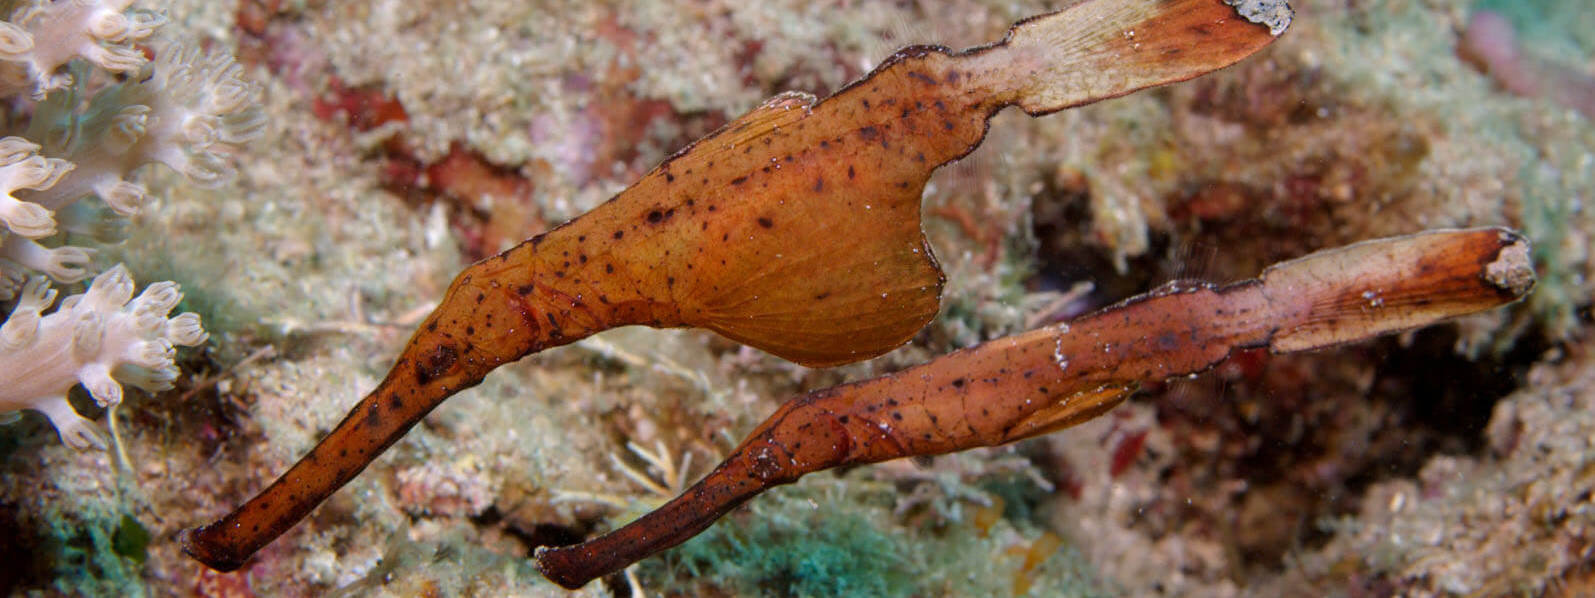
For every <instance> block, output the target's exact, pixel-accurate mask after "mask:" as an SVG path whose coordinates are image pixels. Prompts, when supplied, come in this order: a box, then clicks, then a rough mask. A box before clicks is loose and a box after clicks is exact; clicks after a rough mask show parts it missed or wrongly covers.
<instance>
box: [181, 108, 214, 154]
mask: <svg viewBox="0 0 1595 598" xmlns="http://www.w3.org/2000/svg"><path fill="white" fill-rule="evenodd" d="M218 122H220V119H218V118H216V117H214V116H209V115H203V114H194V115H190V116H189V117H188V118H186V119H183V126H182V131H183V141H186V142H188V143H189V145H192V146H194V147H195V148H196V149H203V148H205V147H208V146H210V145H211V144H213V143H216V124H217V123H218Z"/></svg>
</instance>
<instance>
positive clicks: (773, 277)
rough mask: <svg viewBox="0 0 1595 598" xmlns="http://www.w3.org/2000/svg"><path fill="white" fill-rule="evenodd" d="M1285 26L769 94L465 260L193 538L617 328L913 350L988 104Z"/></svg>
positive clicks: (218, 556)
mask: <svg viewBox="0 0 1595 598" xmlns="http://www.w3.org/2000/svg"><path fill="white" fill-rule="evenodd" d="M1232 4H1235V5H1238V6H1239V8H1237V7H1236V6H1231V5H1232ZM1289 17H1290V12H1289V7H1288V6H1286V5H1285V4H1284V2H1283V0H1088V1H1086V2H1083V3H1079V4H1076V5H1074V6H1072V7H1070V8H1067V9H1065V10H1063V11H1060V12H1056V13H1052V14H1049V15H1044V16H1040V17H1034V18H1031V19H1027V20H1025V21H1022V22H1020V23H1018V24H1016V25H1015V26H1014V27H1013V28H1011V29H1010V30H1009V32H1008V35H1007V36H1006V37H1005V38H1004V39H1003V41H1001V42H998V43H995V44H992V45H988V46H983V47H979V48H974V49H970V50H966V51H962V52H956V53H955V52H951V51H949V50H948V49H946V48H942V47H932V46H915V47H910V48H905V49H903V50H900V51H898V52H897V53H896V54H894V55H892V56H891V57H890V58H889V59H887V60H886V61H885V62H883V63H882V64H881V65H880V66H879V67H878V68H876V69H875V70H874V71H873V72H871V73H870V74H869V75H867V76H865V77H863V78H861V79H859V80H858V81H855V82H853V83H852V84H850V85H848V86H847V87H845V88H843V89H842V90H840V91H838V92H837V93H835V94H834V95H832V96H831V97H829V98H826V99H825V100H823V101H819V102H815V101H814V99H813V97H812V96H808V95H806V94H784V95H781V96H777V97H775V98H773V99H771V100H770V101H768V102H766V103H765V104H764V105H762V106H760V107H758V108H756V109H754V110H753V111H752V112H750V113H748V114H747V115H744V116H743V117H741V118H739V119H737V120H736V121H734V122H732V123H730V124H728V125H727V126H726V127H724V128H722V129H721V130H720V131H718V132H716V133H713V134H711V135H710V136H708V137H705V138H704V139H701V140H699V141H698V142H696V143H694V144H692V145H690V146H688V147H687V148H685V149H683V150H681V151H680V152H679V153H677V154H676V155H674V156H672V157H670V158H669V159H667V160H665V161H664V162H663V163H662V164H660V165H659V166H658V167H657V168H655V169H654V170H653V171H651V172H649V173H648V174H647V175H645V176H644V177H643V178H642V179H641V180H639V181H638V182H637V183H636V184H635V185H633V186H632V187H630V188H628V189H627V190H626V191H624V192H622V193H621V194H619V195H617V196H616V197H615V198H613V199H611V200H610V201H608V202H607V203H605V204H603V205H601V206H599V207H598V208H596V209H594V210H592V211H591V212H588V213H587V214H584V215H582V216H580V217H578V218H576V219H575V220H572V221H570V222H568V223H566V224H564V225H561V226H559V227H557V228H555V229H554V230H551V231H549V232H547V233H545V234H542V235H539V236H537V237H534V238H532V239H531V240H529V241H526V242H524V243H522V244H520V245H518V246H516V247H514V248H512V249H510V250H508V251H505V252H504V253H501V254H499V255H497V256H494V257H491V258H488V259H486V260H483V261H481V262H479V263H476V264H474V265H472V266H470V267H468V268H466V269H465V271H463V272H461V273H460V275H459V277H458V278H456V279H455V281H454V283H453V284H452V285H451V286H450V287H449V290H448V292H447V294H446V295H445V296H444V298H443V301H442V303H441V304H440V305H439V306H438V307H437V309H436V310H435V311H434V312H433V313H432V314H431V315H430V316H428V317H427V319H426V320H425V321H424V322H423V323H422V325H421V328H420V329H419V330H417V331H416V332H415V335H414V336H413V337H411V339H410V340H409V343H408V344H407V345H406V346H405V348H404V350H403V352H402V353H400V355H399V357H398V359H397V360H396V361H395V363H394V365H393V368H392V370H391V371H390V372H389V373H388V375H387V377H386V378H385V379H384V380H383V381H382V382H381V384H379V385H378V386H377V388H376V390H374V391H372V392H371V393H370V394H369V395H368V396H366V397H365V398H364V399H362V400H361V401H360V402H359V404H357V405H355V407H354V408H353V409H352V410H351V411H350V412H349V414H348V415H347V416H346V417H345V418H344V420H343V421H342V422H340V423H339V424H338V426H337V427H336V428H334V429H333V431H332V432H331V433H330V434H328V435H327V437H326V438H324V439H322V441H321V442H320V443H319V444H318V445H317V446H316V447H315V448H314V449H312V450H311V451H310V453H309V454H307V455H306V456H305V457H304V458H303V459H301V460H300V461H299V462H298V463H296V464H294V466H293V467H292V468H290V469H289V470H288V471H287V472H286V473H284V474H283V475H282V477H280V478H278V479H277V481H275V482H273V483H272V484H271V485H270V486H269V487H267V488H266V489H265V490H263V491H262V492H261V493H260V494H259V495H258V496H256V497H255V498H253V499H251V500H249V501H248V502H246V503H244V504H243V505H242V506H240V507H238V508H237V509H236V510H234V511H233V512H232V513H229V514H228V515H226V516H225V517H223V518H222V519H220V520H219V521H216V522H214V523H211V524H210V525H206V526H203V527H200V528H197V529H194V530H189V531H185V532H184V533H183V534H182V538H181V541H182V544H183V550H184V551H185V552H187V553H188V554H189V555H190V556H192V557H194V558H195V559H198V560H199V561H201V562H203V563H205V564H206V565H209V566H210V567H212V568H214V569H217V570H222V571H229V570H233V569H236V568H238V567H240V566H242V565H243V563H244V562H245V561H246V560H247V559H248V558H249V556H250V555H252V554H253V553H254V552H255V551H256V550H258V549H260V548H261V547H262V546H265V545H266V544H267V543H269V542H271V541H272V540H273V539H275V538H276V537H278V536H279V535H281V534H282V533H283V532H285V531H287V530H288V529H289V528H290V527H292V526H293V525H294V524H295V523H297V522H298V521H299V520H300V519H302V518H303V517H304V516H305V515H306V514H308V513H309V512H310V510H311V509H313V508H315V507H316V505H318V504H320V503H321V502H322V501H323V500H325V499H326V498H327V497H328V496H330V495H331V494H332V493H333V492H334V491H336V490H337V489H338V488H340V487H342V486H343V485H344V484H345V483H347V482H348V481H349V480H350V479H352V478H353V477H354V476H355V475H357V474H359V473H360V471H361V470H362V469H364V468H365V467H366V466H367V465H368V464H370V462H371V460H372V459H375V458H376V456H377V455H379V454H381V453H382V451H383V450H385V449H386V448H387V447H389V446H390V445H392V444H393V443H394V442H395V441H397V440H398V439H399V438H400V437H401V436H403V435H404V433H405V432H406V431H408V430H409V429H410V427H411V426H413V425H415V423H416V422H417V421H420V419H421V418H422V417H423V416H425V415H426V414H427V413H429V412H430V411H431V410H432V409H433V408H434V407H436V406H437V405H438V404H439V403H441V402H442V401H443V400H444V399H446V398H448V397H449V396H450V395H452V394H454V393H456V392H459V391H460V390H462V389H464V388H468V387H470V386H473V385H475V384H477V383H479V382H480V381H481V380H482V379H483V377H484V376H486V375H487V373H488V372H489V371H491V370H493V369H494V368H496V367H498V366H500V365H502V364H505V363H508V362H511V361H514V360H517V359H519V358H521V357H524V356H526V355H530V354H532V353H536V352H538V351H541V350H543V349H546V348H549V347H554V346H559V345H564V344H567V343H571V342H574V341H576V340H579V339H581V338H584V337H586V336H589V335H592V334H595V333H597V332H600V331H603V330H607V329H610V328H615V327H619V326H626V325H647V326H656V327H679V326H694V327H702V328H707V329H709V330H713V331H715V332H717V333H719V334H722V335H724V336H726V337H729V338H731V339H734V340H737V341H740V342H742V343H746V344H748V345H751V346H753V347H756V348H759V349H763V350H765V351H768V352H770V353H772V354H775V355H777V356H779V357H782V358H785V359H789V360H792V361H796V362H798V363H802V364H805V365H811V366H824V365H836V364H841V363H847V362H852V361H857V360H860V359H865V358H868V357H873V356H876V355H879V354H881V353H883V352H885V351H887V350H890V349H892V348H894V347H896V346H898V345H901V344H902V343H904V342H906V341H907V340H908V339H909V337H910V336H911V335H913V334H914V333H915V332H916V331H918V330H919V329H920V328H922V327H923V326H924V325H925V324H926V323H927V322H929V320H930V318H932V317H933V316H934V315H935V314H936V310H937V307H938V305H939V300H940V292H941V286H942V274H941V270H940V269H939V268H938V267H937V265H936V262H935V261H934V259H933V258H932V256H931V253H930V248H929V246H928V245H927V244H926V242H925V238H924V235H923V233H922V232H921V230H920V224H919V223H920V195H921V193H922V191H923V189H924V185H925V182H926V180H927V179H928V178H929V176H930V173H931V171H933V170H935V168H936V167H938V166H940V165H942V164H945V163H947V162H949V161H952V160H955V159H957V158H959V157H960V156H963V155H964V154H966V153H968V152H969V151H971V150H973V149H974V148H975V146H977V145H979V143H980V141H981V140H982V138H983V137H984V136H985V131H986V121H987V119H989V118H990V117H991V115H993V114H994V113H996V112H997V111H998V110H1000V109H1001V108H1003V107H1005V106H1010V105H1017V106H1019V107H1021V108H1022V109H1024V110H1025V111H1026V112H1028V113H1030V114H1034V115H1040V114H1045V113H1048V112H1052V111H1056V110H1061V109H1063V108H1067V107H1071V106H1077V105H1081V104H1085V103H1089V102H1093V101H1097V100H1101V99H1105V98H1110V97H1115V96H1119V95H1123V94H1126V93H1129V92H1131V91H1135V90H1137V89H1141V88H1145V87H1149V86H1153V85H1160V84H1164V83H1169V82H1174V81H1181V80H1185V79H1189V78H1192V77H1195V76H1198V75H1201V74H1203V73H1207V72H1209V71H1212V70H1215V69H1218V68H1222V67H1224V66H1228V65H1229V64H1232V63H1234V62H1236V61H1238V60H1240V59H1242V58H1245V57H1246V56H1248V55H1250V54H1252V53H1253V52H1256V51H1257V50H1259V49H1261V48H1263V47H1265V46H1267V45H1268V44H1269V42H1271V41H1272V40H1273V39H1274V36H1275V35H1277V34H1278V33H1279V32H1281V31H1283V29H1284V28H1285V27H1286V25H1288V22H1289ZM839 241H840V242H839Z"/></svg>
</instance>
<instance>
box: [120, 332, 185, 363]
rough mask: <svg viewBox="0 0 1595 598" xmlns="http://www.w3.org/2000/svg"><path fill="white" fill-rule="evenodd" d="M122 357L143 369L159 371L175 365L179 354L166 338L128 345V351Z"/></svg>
mask: <svg viewBox="0 0 1595 598" xmlns="http://www.w3.org/2000/svg"><path fill="white" fill-rule="evenodd" d="M122 356H123V358H124V359H125V361H126V362H127V363H130V364H133V365H136V366H139V367H142V368H148V369H151V370H158V369H161V368H165V367H171V366H173V365H175V363H176V359H177V352H176V351H175V350H174V349H172V344H171V343H169V342H166V339H164V338H160V339H156V340H148V341H138V342H134V343H132V344H130V345H128V347H127V351H126V352H124V353H123V355H122Z"/></svg>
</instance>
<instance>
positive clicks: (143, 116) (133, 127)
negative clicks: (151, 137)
mask: <svg viewBox="0 0 1595 598" xmlns="http://www.w3.org/2000/svg"><path fill="white" fill-rule="evenodd" d="M150 112H151V110H150V107H149V106H145V105H143V104H133V105H131V106H124V107H122V109H121V110H119V111H117V113H116V116H114V117H111V128H110V131H109V134H110V136H111V138H112V139H114V140H116V142H117V143H119V144H125V145H129V146H131V145H133V144H134V143H136V142H137V141H138V140H139V138H141V137H143V136H144V133H145V132H146V131H148V130H149V115H150Z"/></svg>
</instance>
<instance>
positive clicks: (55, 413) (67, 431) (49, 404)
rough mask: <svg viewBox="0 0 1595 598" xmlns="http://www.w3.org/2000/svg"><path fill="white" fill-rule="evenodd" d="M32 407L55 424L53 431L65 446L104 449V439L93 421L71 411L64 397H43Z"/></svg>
mask: <svg viewBox="0 0 1595 598" xmlns="http://www.w3.org/2000/svg"><path fill="white" fill-rule="evenodd" d="M34 409H36V410H38V411H39V412H40V413H43V414H44V416H45V417H48V418H50V425H53V426H55V431H56V432H57V433H59V434H60V435H61V442H65V443H66V445H67V446H70V447H72V448H75V449H79V450H81V449H86V448H90V447H93V448H97V449H101V450H104V449H105V439H104V438H103V437H101V436H100V433H99V432H98V431H97V430H96V429H95V427H94V423H93V422H90V421H89V420H86V419H83V416H81V415H78V413H77V412H76V411H73V410H72V404H71V403H68V402H66V397H60V396H55V397H48V398H45V399H44V400H42V401H40V402H38V403H36V404H35V405H34Z"/></svg>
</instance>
